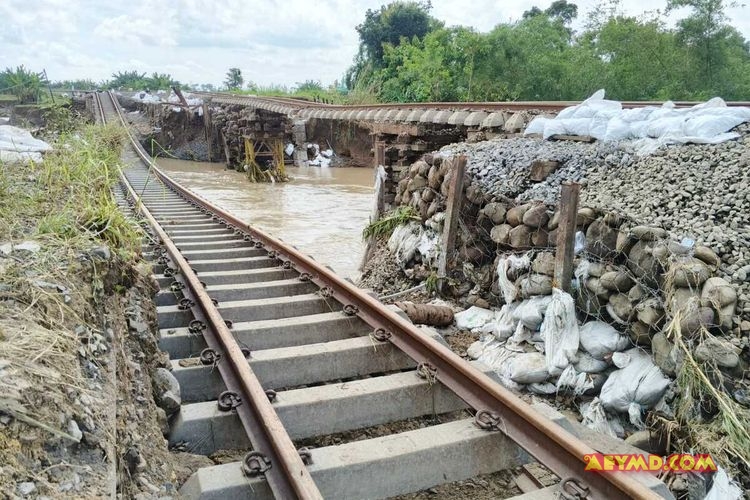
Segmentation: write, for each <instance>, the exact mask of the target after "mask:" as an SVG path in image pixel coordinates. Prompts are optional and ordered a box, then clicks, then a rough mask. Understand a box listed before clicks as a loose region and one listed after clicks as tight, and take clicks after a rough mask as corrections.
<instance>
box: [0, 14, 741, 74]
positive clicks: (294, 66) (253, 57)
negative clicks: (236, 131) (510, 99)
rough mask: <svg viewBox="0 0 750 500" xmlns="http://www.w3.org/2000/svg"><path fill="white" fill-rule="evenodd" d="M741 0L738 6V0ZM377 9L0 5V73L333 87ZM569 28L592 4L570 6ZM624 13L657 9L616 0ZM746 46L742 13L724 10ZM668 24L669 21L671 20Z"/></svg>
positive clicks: (493, 17)
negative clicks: (155, 75)
mask: <svg viewBox="0 0 750 500" xmlns="http://www.w3.org/2000/svg"><path fill="white" fill-rule="evenodd" d="M742 1H744V0H742ZM551 2H552V0H536V1H534V0H516V1H513V0H504V1H503V0H432V5H433V9H432V15H434V16H435V17H437V18H438V19H440V20H442V21H444V22H445V23H446V25H448V26H452V25H464V26H472V27H474V28H475V29H477V30H479V31H489V30H490V29H492V28H493V27H494V26H495V25H496V24H498V23H501V22H509V21H514V20H518V19H519V18H520V17H521V15H522V14H523V12H524V11H525V10H528V9H529V8H531V7H532V6H534V5H536V6H539V7H541V8H545V7H546V6H548V5H549V4H550V3H551ZM383 3H387V0H382V1H381V0H316V1H310V0H0V68H5V67H9V66H13V67H15V66H17V65H20V64H23V65H25V66H26V67H27V68H29V69H32V70H35V71H41V70H42V69H46V71H47V75H48V76H49V78H50V80H53V81H56V80H64V79H77V78H90V79H93V80H95V81H101V80H105V79H108V78H110V77H111V75H112V73H114V72H116V71H121V70H122V71H125V70H131V69H135V70H138V71H141V72H146V73H149V74H150V73H152V72H154V71H157V72H160V73H170V74H171V75H172V76H173V77H174V78H176V79H177V80H179V81H181V82H183V83H213V84H215V85H219V84H221V82H222V81H223V80H224V77H225V74H226V72H227V69H228V68H230V67H239V68H240V69H241V70H242V74H243V76H244V77H245V81H246V82H247V81H253V82H255V83H257V84H260V85H269V84H272V83H275V84H282V85H287V86H293V85H294V84H295V83H296V82H303V81H305V80H309V79H311V80H317V81H320V82H322V83H323V84H325V85H327V84H330V83H332V82H334V80H336V79H340V78H341V76H342V75H343V74H344V72H345V71H346V68H347V67H349V66H350V64H351V62H352V59H353V58H354V55H355V54H356V52H357V47H358V38H357V33H356V31H355V29H354V28H355V26H356V25H357V24H359V23H361V22H362V21H363V19H364V14H365V11H366V10H367V9H368V8H369V9H377V8H379V7H380V5H382V4H383ZM573 3H576V4H577V5H578V7H579V21H578V23H580V19H581V18H583V17H585V13H586V12H587V11H589V10H591V9H592V8H593V7H594V6H595V5H596V4H597V3H598V0H579V1H577V2H576V1H575V0H573ZM622 6H623V8H624V10H625V11H626V12H627V13H628V14H633V15H637V14H640V13H642V12H643V11H645V10H653V9H659V8H661V9H663V8H664V7H665V6H666V0H623V2H622ZM728 14H729V16H730V18H731V20H732V24H733V25H734V26H735V27H737V28H738V29H739V30H740V31H741V32H742V33H743V35H744V36H745V38H747V39H750V7H746V6H740V7H736V8H733V9H729V10H728ZM678 15H679V13H677V15H674V16H673V18H674V17H677V16H678Z"/></svg>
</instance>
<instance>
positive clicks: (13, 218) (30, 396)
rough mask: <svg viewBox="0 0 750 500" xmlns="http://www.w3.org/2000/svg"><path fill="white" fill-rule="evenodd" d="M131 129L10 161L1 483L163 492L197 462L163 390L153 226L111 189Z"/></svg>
mask: <svg viewBox="0 0 750 500" xmlns="http://www.w3.org/2000/svg"><path fill="white" fill-rule="evenodd" d="M122 140H123V136H122V134H121V132H120V131H119V129H116V128H112V127H106V128H101V127H91V126H88V127H82V128H79V129H78V130H77V131H76V133H75V134H74V135H65V134H63V135H61V136H60V138H59V139H58V141H57V142H56V143H55V144H54V146H55V150H54V151H53V152H50V153H47V154H46V156H45V158H44V161H43V162H42V163H41V164H36V165H35V164H12V165H11V164H3V165H0V464H2V465H1V466H0V491H3V492H4V494H5V495H8V496H9V497H10V498H17V497H26V498H37V497H40V498H41V497H46V498H110V497H112V496H114V495H115V494H116V493H120V494H122V495H123V496H124V497H125V498H151V497H153V498H157V497H160V496H168V495H170V494H171V493H173V491H174V488H175V486H176V485H177V483H178V482H181V481H182V480H184V478H186V477H187V475H189V473H190V472H191V471H190V470H184V469H182V468H180V466H177V465H173V464H175V463H176V460H173V459H172V457H173V456H172V455H170V453H169V451H168V450H167V445H166V440H165V439H164V438H163V435H162V432H163V431H164V430H166V419H167V417H166V414H165V412H164V411H163V410H161V409H159V408H158V407H157V405H156V403H155V402H154V397H153V396H152V393H153V392H154V389H153V388H154V387H155V385H154V383H153V382H152V375H155V374H156V371H157V369H158V368H159V367H163V366H165V363H166V360H165V359H164V358H163V357H162V356H161V354H160V353H159V351H158V349H157V348H156V338H157V337H156V332H157V328H156V324H155V311H154V307H153V304H152V302H151V297H152V295H153V293H154V291H155V288H154V286H155V285H154V284H152V283H151V280H152V278H151V277H150V276H151V272H150V269H149V268H148V266H146V265H145V264H142V263H140V261H139V260H138V255H139V254H140V245H141V237H142V233H141V232H140V230H139V228H138V226H137V224H135V223H134V222H132V221H129V220H127V219H126V218H125V217H124V215H123V213H122V212H120V210H119V209H118V206H117V203H116V200H115V197H114V196H113V193H112V191H111V188H112V187H113V185H114V184H115V182H116V179H117V170H116V169H117V164H118V162H119V152H120V149H121V144H122ZM186 463H189V461H188V462H186ZM182 467H184V466H182ZM139 495H140V496H139Z"/></svg>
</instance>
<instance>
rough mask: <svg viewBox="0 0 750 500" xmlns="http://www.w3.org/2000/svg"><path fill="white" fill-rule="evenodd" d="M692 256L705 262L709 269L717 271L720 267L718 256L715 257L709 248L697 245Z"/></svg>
mask: <svg viewBox="0 0 750 500" xmlns="http://www.w3.org/2000/svg"><path fill="white" fill-rule="evenodd" d="M693 256H694V257H695V258H696V259H700V260H702V261H703V262H705V263H706V264H707V265H708V266H709V267H711V268H713V269H718V268H719V266H720V265H721V259H720V258H719V256H718V255H716V252H714V251H713V250H711V249H710V248H708V247H706V246H702V245H698V246H696V247H695V250H694V251H693Z"/></svg>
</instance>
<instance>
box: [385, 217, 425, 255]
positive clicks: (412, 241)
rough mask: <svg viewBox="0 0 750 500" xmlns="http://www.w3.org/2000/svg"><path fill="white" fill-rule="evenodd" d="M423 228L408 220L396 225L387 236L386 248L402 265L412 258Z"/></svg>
mask: <svg viewBox="0 0 750 500" xmlns="http://www.w3.org/2000/svg"><path fill="white" fill-rule="evenodd" d="M423 233H424V230H423V229H422V226H421V225H420V224H417V223H416V222H410V223H408V224H403V225H400V226H398V227H397V228H396V229H394V230H393V233H391V237H390V238H388V249H389V250H390V251H391V252H392V253H393V254H394V255H395V256H396V260H397V261H398V262H399V264H401V265H402V266H404V265H406V263H407V262H409V261H410V260H411V259H413V258H414V253H415V252H416V251H417V247H418V246H419V241H420V240H421V239H422V234H423Z"/></svg>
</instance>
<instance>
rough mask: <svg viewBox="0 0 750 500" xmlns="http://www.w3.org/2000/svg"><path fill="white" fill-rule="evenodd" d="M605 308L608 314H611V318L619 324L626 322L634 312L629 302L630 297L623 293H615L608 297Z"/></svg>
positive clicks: (631, 317)
mask: <svg viewBox="0 0 750 500" xmlns="http://www.w3.org/2000/svg"><path fill="white" fill-rule="evenodd" d="M606 309H607V312H608V313H609V315H610V316H612V319H614V320H615V321H617V322H618V323H620V324H628V323H629V322H630V321H631V320H632V319H633V316H634V314H635V309H634V308H633V305H632V304H631V303H630V299H628V296H627V295H625V294H624V293H616V294H614V295H612V296H611V297H609V303H608V304H607V306H606Z"/></svg>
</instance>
